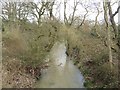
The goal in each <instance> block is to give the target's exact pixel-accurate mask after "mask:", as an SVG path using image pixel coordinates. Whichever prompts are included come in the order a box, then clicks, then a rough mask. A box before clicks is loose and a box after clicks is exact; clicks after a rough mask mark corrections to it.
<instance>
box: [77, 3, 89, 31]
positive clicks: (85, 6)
mask: <svg viewBox="0 0 120 90" xmlns="http://www.w3.org/2000/svg"><path fill="white" fill-rule="evenodd" d="M80 4H81V6H82V7H83V8H84V9H85V11H86V13H85V14H84V16H83V20H82V22H81V23H80V24H79V25H78V27H77V28H78V29H79V28H80V27H81V26H82V25H83V24H84V22H85V19H86V16H87V14H88V12H89V11H88V7H89V6H88V5H84V4H83V3H80Z"/></svg>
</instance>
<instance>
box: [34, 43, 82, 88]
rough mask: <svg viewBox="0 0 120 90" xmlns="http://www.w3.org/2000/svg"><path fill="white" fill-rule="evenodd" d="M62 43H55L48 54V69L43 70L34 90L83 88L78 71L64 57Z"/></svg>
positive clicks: (64, 48) (63, 45)
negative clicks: (38, 89)
mask: <svg viewBox="0 0 120 90" xmlns="http://www.w3.org/2000/svg"><path fill="white" fill-rule="evenodd" d="M65 52H66V46H65V43H64V42H56V43H55V44H54V46H53V48H52V49H51V52H50V54H49V59H50V63H49V64H50V67H49V68H48V69H47V70H43V73H42V76H41V79H40V81H38V82H37V83H36V85H35V88H84V85H83V84H84V78H83V76H82V74H81V72H80V70H79V69H78V68H77V67H76V66H74V64H73V62H72V61H71V60H70V59H68V57H67V55H66V53H65Z"/></svg>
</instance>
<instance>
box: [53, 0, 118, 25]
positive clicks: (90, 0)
mask: <svg viewBox="0 0 120 90" xmlns="http://www.w3.org/2000/svg"><path fill="white" fill-rule="evenodd" d="M76 1H79V0H76ZM115 1H118V0H111V4H112V3H114V2H115ZM57 2H61V3H62V4H61V6H60V13H59V10H54V12H57V14H56V16H59V14H60V15H61V18H62V19H63V15H64V14H63V10H64V7H63V2H64V0H57ZM82 2H84V3H85V4H89V3H97V2H100V10H103V8H102V7H103V5H102V4H103V0H82ZM73 5H74V0H67V10H66V11H67V14H68V15H70V14H71V13H72V11H73V8H72V7H73ZM55 7H56V6H55ZM92 7H94V5H93V6H92ZM117 7H118V3H115V4H114V5H113V6H112V11H113V13H114V12H115V11H116V10H117ZM91 10H92V12H89V13H88V16H87V19H91V20H95V16H96V15H97V11H96V10H95V8H93V9H91ZM91 10H90V11H91ZM85 13H86V11H85V9H84V8H83V7H82V6H81V5H79V6H78V8H77V11H76V13H75V14H76V15H77V16H80V15H82V16H83V15H84V14H85ZM103 19H104V16H103V13H101V14H100V15H99V17H98V20H99V21H101V20H103ZM115 22H116V23H118V15H116V16H115Z"/></svg>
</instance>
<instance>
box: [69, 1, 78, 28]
mask: <svg viewBox="0 0 120 90" xmlns="http://www.w3.org/2000/svg"><path fill="white" fill-rule="evenodd" d="M78 4H79V2H78V1H75V0H74V6H73V13H72V18H71V21H70V24H69V25H70V26H71V25H72V24H73V22H74V17H75V12H76V10H77V6H78Z"/></svg>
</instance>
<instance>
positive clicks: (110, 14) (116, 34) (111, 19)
mask: <svg viewBox="0 0 120 90" xmlns="http://www.w3.org/2000/svg"><path fill="white" fill-rule="evenodd" d="M107 5H108V9H109V16H110V21H111V24H112V28H113V30H114V33H115V38H116V37H117V36H118V29H117V26H116V23H115V20H114V16H115V15H116V14H117V13H118V11H119V8H120V6H119V7H118V8H117V11H116V12H115V13H114V14H113V13H112V8H111V2H110V1H108V2H107Z"/></svg>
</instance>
